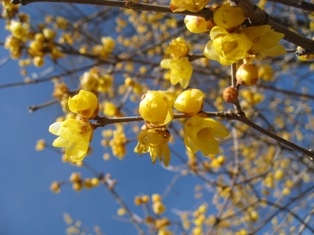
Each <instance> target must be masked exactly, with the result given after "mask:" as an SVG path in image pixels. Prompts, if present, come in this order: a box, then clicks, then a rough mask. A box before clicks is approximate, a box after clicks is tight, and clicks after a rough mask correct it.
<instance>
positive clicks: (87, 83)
mask: <svg viewBox="0 0 314 235" xmlns="http://www.w3.org/2000/svg"><path fill="white" fill-rule="evenodd" d="M112 84H113V76H112V75H110V74H107V73H103V72H101V71H100V70H99V69H98V68H97V67H94V68H92V69H90V70H89V71H87V72H85V73H84V74H83V75H82V76H81V77H80V86H81V88H82V89H84V90H87V91H91V92H93V93H95V94H96V93H97V92H103V93H110V91H111V88H112Z"/></svg>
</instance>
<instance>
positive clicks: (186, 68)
mask: <svg viewBox="0 0 314 235" xmlns="http://www.w3.org/2000/svg"><path fill="white" fill-rule="evenodd" d="M160 65H161V67H162V68H164V69H170V82H171V84H172V85H176V84H177V83H180V85H181V86H182V87H183V88H186V87H187V86H188V85H189V82H190V79H191V76H192V72H193V67H192V65H191V63H190V61H189V60H188V59H187V58H185V57H181V58H172V59H164V60H162V61H161V62H160Z"/></svg>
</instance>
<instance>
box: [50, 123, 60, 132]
mask: <svg viewBox="0 0 314 235" xmlns="http://www.w3.org/2000/svg"><path fill="white" fill-rule="evenodd" d="M61 125H62V122H55V123H53V124H51V125H50V126H49V132H50V133H52V134H54V135H59V130H60V127H61Z"/></svg>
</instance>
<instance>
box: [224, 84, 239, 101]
mask: <svg viewBox="0 0 314 235" xmlns="http://www.w3.org/2000/svg"><path fill="white" fill-rule="evenodd" d="M222 96H223V99H224V101H225V102H227V103H234V102H236V100H237V99H238V90H237V89H236V88H234V87H231V86H230V87H227V88H225V89H224V91H223V94H222Z"/></svg>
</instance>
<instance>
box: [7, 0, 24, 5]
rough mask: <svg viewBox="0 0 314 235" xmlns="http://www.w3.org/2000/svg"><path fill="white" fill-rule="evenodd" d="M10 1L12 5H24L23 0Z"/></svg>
mask: <svg viewBox="0 0 314 235" xmlns="http://www.w3.org/2000/svg"><path fill="white" fill-rule="evenodd" d="M10 3H11V4H13V5H18V4H22V5H24V3H23V0H11V1H10Z"/></svg>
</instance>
